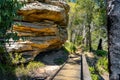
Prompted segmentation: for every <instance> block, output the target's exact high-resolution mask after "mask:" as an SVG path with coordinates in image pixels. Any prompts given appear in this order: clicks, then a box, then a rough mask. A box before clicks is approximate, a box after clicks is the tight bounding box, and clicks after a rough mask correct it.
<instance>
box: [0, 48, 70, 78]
mask: <svg viewBox="0 0 120 80" xmlns="http://www.w3.org/2000/svg"><path fill="white" fill-rule="evenodd" d="M68 56H69V54H68V52H67V51H65V50H64V49H60V50H54V51H49V52H43V53H40V54H39V55H38V56H37V57H36V58H35V60H34V61H31V62H29V63H27V64H21V65H17V66H9V65H2V64H0V73H1V74H0V80H50V78H51V77H52V76H54V74H55V73H56V72H57V71H58V70H59V69H60V68H61V67H62V65H63V64H64V63H65V62H66V60H67V59H68Z"/></svg>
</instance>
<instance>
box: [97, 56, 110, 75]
mask: <svg viewBox="0 0 120 80" xmlns="http://www.w3.org/2000/svg"><path fill="white" fill-rule="evenodd" d="M96 67H97V70H98V71H99V72H100V73H101V74H102V73H103V72H108V59H107V57H101V58H100V59H99V60H98V62H97V64H96Z"/></svg>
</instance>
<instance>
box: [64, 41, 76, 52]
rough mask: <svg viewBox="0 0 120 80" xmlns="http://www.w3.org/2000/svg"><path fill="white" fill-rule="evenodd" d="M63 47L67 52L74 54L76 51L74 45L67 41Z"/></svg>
mask: <svg viewBox="0 0 120 80" xmlns="http://www.w3.org/2000/svg"><path fill="white" fill-rule="evenodd" d="M64 47H65V49H66V50H67V51H68V52H72V53H74V52H75V50H76V46H75V44H73V43H72V42H69V41H67V42H66V43H65V44H64Z"/></svg>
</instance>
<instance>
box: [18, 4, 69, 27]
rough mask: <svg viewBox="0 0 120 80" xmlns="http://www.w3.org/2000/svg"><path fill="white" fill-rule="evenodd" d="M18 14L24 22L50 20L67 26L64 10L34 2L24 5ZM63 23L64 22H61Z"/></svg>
mask: <svg viewBox="0 0 120 80" xmlns="http://www.w3.org/2000/svg"><path fill="white" fill-rule="evenodd" d="M18 14H19V15H21V16H22V17H23V20H24V21H28V22H40V21H43V20H50V21H54V22H56V23H62V24H63V25H67V24H66V23H67V22H66V21H67V20H66V16H67V13H66V11H65V9H64V8H62V7H59V6H54V5H50V4H44V3H40V2H34V3H29V4H26V5H24V6H23V7H22V8H21V9H20V10H19V11H18ZM63 21H64V22H63Z"/></svg>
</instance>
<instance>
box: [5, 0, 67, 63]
mask: <svg viewBox="0 0 120 80" xmlns="http://www.w3.org/2000/svg"><path fill="white" fill-rule="evenodd" d="M45 1H46V2H42V1H34V0H32V1H29V2H26V3H25V5H24V6H23V7H22V8H21V9H20V10H18V15H19V16H21V19H15V21H14V25H13V32H15V33H17V36H19V38H20V39H19V40H18V41H16V42H13V40H12V39H11V41H10V43H9V44H6V48H7V51H8V52H9V53H12V54H14V53H20V54H21V56H22V57H23V58H24V59H25V60H24V62H26V61H30V60H33V59H34V58H35V57H36V56H37V55H38V54H39V53H40V52H44V51H50V50H56V49H59V48H61V47H62V44H64V42H65V41H66V39H67V30H66V27H67V24H68V12H69V5H67V4H66V3H65V2H61V1H50V0H48V1H47V0H45ZM23 38H24V40H23ZM19 62H21V61H18V62H17V63H19Z"/></svg>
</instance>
